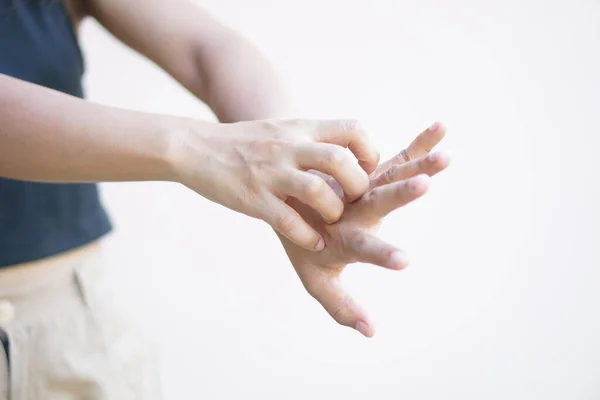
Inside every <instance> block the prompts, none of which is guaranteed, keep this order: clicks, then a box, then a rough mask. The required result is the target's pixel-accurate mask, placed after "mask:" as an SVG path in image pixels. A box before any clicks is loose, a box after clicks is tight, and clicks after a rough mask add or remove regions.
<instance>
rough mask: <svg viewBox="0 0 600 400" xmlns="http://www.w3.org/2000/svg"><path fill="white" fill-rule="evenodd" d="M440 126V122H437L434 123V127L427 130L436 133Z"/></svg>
mask: <svg viewBox="0 0 600 400" xmlns="http://www.w3.org/2000/svg"><path fill="white" fill-rule="evenodd" d="M438 126H439V122H437V121H436V122H434V123H433V125H431V126H430V127H429V128H427V130H430V131H435V130H436V129H437V128H438Z"/></svg>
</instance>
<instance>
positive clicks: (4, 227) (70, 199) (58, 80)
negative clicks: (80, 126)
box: [0, 0, 111, 268]
mask: <svg viewBox="0 0 600 400" xmlns="http://www.w3.org/2000/svg"><path fill="white" fill-rule="evenodd" d="M83 70H84V65H83V57H82V55H81V52H80V48H79V45H78V43H77V39H76V37H75V32H74V29H73V25H72V21H71V20H70V19H69V16H68V13H67V10H66V8H65V5H64V4H63V3H62V2H61V1H60V0H0V74H5V75H9V76H12V77H15V78H18V79H22V80H24V81H29V82H32V83H35V84H38V85H42V86H46V87H48V88H52V89H55V90H59V91H61V92H64V93H68V94H70V95H73V96H77V97H83V89H82V85H81V78H82V75H83ZM0 129H2V126H0ZM110 229H111V225H110V222H109V219H108V217H107V215H106V212H105V211H104V209H103V207H102V205H101V203H100V201H99V198H98V189H97V186H96V185H95V184H91V183H90V184H56V183H35V182H22V181H17V180H12V179H4V178H0V268H1V267H6V266H9V265H14V264H18V263H23V262H27V261H33V260H37V259H41V258H44V257H48V256H52V255H56V254H59V253H62V252H64V251H66V250H70V249H73V248H76V247H78V246H81V245H84V244H86V243H89V242H91V241H93V240H95V239H98V238H99V237H101V236H103V235H104V234H106V233H107V232H109V231H110Z"/></svg>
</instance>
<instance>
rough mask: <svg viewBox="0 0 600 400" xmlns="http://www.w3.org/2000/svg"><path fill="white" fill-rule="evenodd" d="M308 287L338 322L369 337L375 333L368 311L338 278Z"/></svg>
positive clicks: (312, 294)
mask: <svg viewBox="0 0 600 400" xmlns="http://www.w3.org/2000/svg"><path fill="white" fill-rule="evenodd" d="M306 288H307V290H308V292H309V293H310V294H311V296H313V297H314V298H315V299H316V300H317V301H318V302H319V303H321V305H322V306H323V308H324V309H325V311H327V312H328V313H329V315H331V317H332V318H333V319H334V320H336V321H337V323H339V324H341V325H345V326H348V327H350V328H353V329H356V330H357V331H359V332H360V333H361V334H363V335H364V336H366V337H369V338H370V337H372V336H373V335H374V334H375V329H374V328H373V326H372V324H370V323H369V319H368V317H367V315H366V313H365V312H364V311H363V310H362V308H361V307H359V305H358V304H357V303H356V302H355V301H354V299H353V298H352V297H351V296H350V295H349V294H348V293H346V291H345V290H344V289H343V288H342V286H341V284H340V281H339V280H338V279H335V278H331V279H326V280H324V281H322V282H315V284H314V285H308V286H307V287H306Z"/></svg>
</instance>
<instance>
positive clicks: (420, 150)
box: [378, 122, 446, 171]
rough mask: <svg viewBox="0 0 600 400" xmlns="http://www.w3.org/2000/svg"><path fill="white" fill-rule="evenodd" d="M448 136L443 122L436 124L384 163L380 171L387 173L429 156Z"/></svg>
mask: <svg viewBox="0 0 600 400" xmlns="http://www.w3.org/2000/svg"><path fill="white" fill-rule="evenodd" d="M445 135H446V127H445V126H444V125H443V124H442V123H441V122H436V123H434V124H433V125H431V126H430V127H429V128H427V129H426V130H425V131H423V132H421V133H420V134H419V135H418V136H417V137H416V138H415V140H413V141H412V143H411V144H410V145H409V146H408V147H407V148H406V149H404V150H402V151H401V152H400V153H398V154H397V155H395V156H394V157H392V158H391V159H389V160H387V161H386V162H384V163H382V164H381V165H380V166H379V168H378V170H379V171H386V170H387V169H389V168H390V167H391V166H392V165H399V164H404V163H406V162H409V161H412V160H416V159H417V158H419V157H423V156H425V155H427V154H428V153H429V152H430V151H431V150H432V149H433V148H434V147H435V146H436V145H437V144H438V143H439V142H440V141H441V140H442V139H443V138H444V136H445Z"/></svg>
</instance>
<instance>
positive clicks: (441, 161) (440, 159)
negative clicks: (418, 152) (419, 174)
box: [429, 151, 450, 168]
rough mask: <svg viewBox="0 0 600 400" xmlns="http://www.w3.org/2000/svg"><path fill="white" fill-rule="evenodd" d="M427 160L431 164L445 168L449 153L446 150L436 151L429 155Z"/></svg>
mask: <svg viewBox="0 0 600 400" xmlns="http://www.w3.org/2000/svg"><path fill="white" fill-rule="evenodd" d="M429 161H430V162H431V163H432V164H433V166H435V167H438V168H446V167H447V166H448V165H449V164H450V154H449V153H448V152H443V151H440V152H436V153H432V154H430V155H429Z"/></svg>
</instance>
